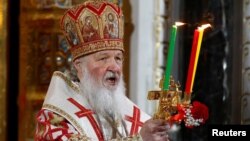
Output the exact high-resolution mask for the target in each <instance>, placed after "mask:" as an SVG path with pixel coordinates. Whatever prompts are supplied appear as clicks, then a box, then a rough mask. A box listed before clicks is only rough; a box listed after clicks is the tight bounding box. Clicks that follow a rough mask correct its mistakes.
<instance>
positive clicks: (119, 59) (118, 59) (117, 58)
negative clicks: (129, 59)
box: [115, 57, 123, 62]
mask: <svg viewBox="0 0 250 141" xmlns="http://www.w3.org/2000/svg"><path fill="white" fill-rule="evenodd" d="M115 60H117V61H119V62H122V61H123V58H122V57H116V58H115Z"/></svg>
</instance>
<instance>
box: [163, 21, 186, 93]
mask: <svg viewBox="0 0 250 141" xmlns="http://www.w3.org/2000/svg"><path fill="white" fill-rule="evenodd" d="M183 24H184V23H180V22H176V23H175V25H173V26H172V29H171V35H170V43H169V48H168V56H167V62H166V70H165V77H164V84H163V90H168V89H169V81H170V73H171V70H172V64H173V58H174V46H175V40H176V32H177V26H181V25H183Z"/></svg>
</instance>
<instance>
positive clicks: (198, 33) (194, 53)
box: [185, 24, 210, 94]
mask: <svg viewBox="0 0 250 141" xmlns="http://www.w3.org/2000/svg"><path fill="white" fill-rule="evenodd" d="M207 27H210V24H205V25H202V26H201V27H198V29H196V30H195V31H194V38H193V45H192V50H191V56H190V62H189V68H188V74H187V81H186V88H185V93H186V94H191V93H192V90H193V83H194V78H195V73H196V68H197V62H198V58H199V54H200V48H201V42H202V38H203V33H204V29H206V28H207Z"/></svg>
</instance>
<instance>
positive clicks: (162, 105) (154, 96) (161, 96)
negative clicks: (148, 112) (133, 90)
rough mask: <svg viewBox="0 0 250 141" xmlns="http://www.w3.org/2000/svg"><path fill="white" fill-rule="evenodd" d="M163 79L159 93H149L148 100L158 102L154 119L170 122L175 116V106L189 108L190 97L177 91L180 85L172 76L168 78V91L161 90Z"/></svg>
mask: <svg viewBox="0 0 250 141" xmlns="http://www.w3.org/2000/svg"><path fill="white" fill-rule="evenodd" d="M163 80H164V79H163V78H162V79H161V81H160V85H159V86H160V88H161V90H160V91H149V92H148V98H147V99H148V100H159V103H158V107H157V110H156V112H155V114H154V118H156V119H163V120H170V118H171V116H173V115H175V114H176V113H177V112H178V111H177V105H178V104H181V105H184V106H189V104H190V96H188V95H187V94H185V95H184V97H183V95H182V91H181V90H179V88H180V84H179V83H176V82H175V81H174V79H173V77H172V76H170V84H169V90H163Z"/></svg>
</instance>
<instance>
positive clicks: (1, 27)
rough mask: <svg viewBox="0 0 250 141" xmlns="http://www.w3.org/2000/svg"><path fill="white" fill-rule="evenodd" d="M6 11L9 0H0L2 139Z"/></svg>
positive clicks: (0, 128)
mask: <svg viewBox="0 0 250 141" xmlns="http://www.w3.org/2000/svg"><path fill="white" fill-rule="evenodd" d="M6 13H7V1H4V0H0V80H1V81H0V103H1V106H0V140H1V141H4V140H5V139H6V75H7V65H6V48H7V46H6V39H7V38H6V34H7V31H6V27H7V26H6V20H7V18H6V16H7V15H6Z"/></svg>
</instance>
